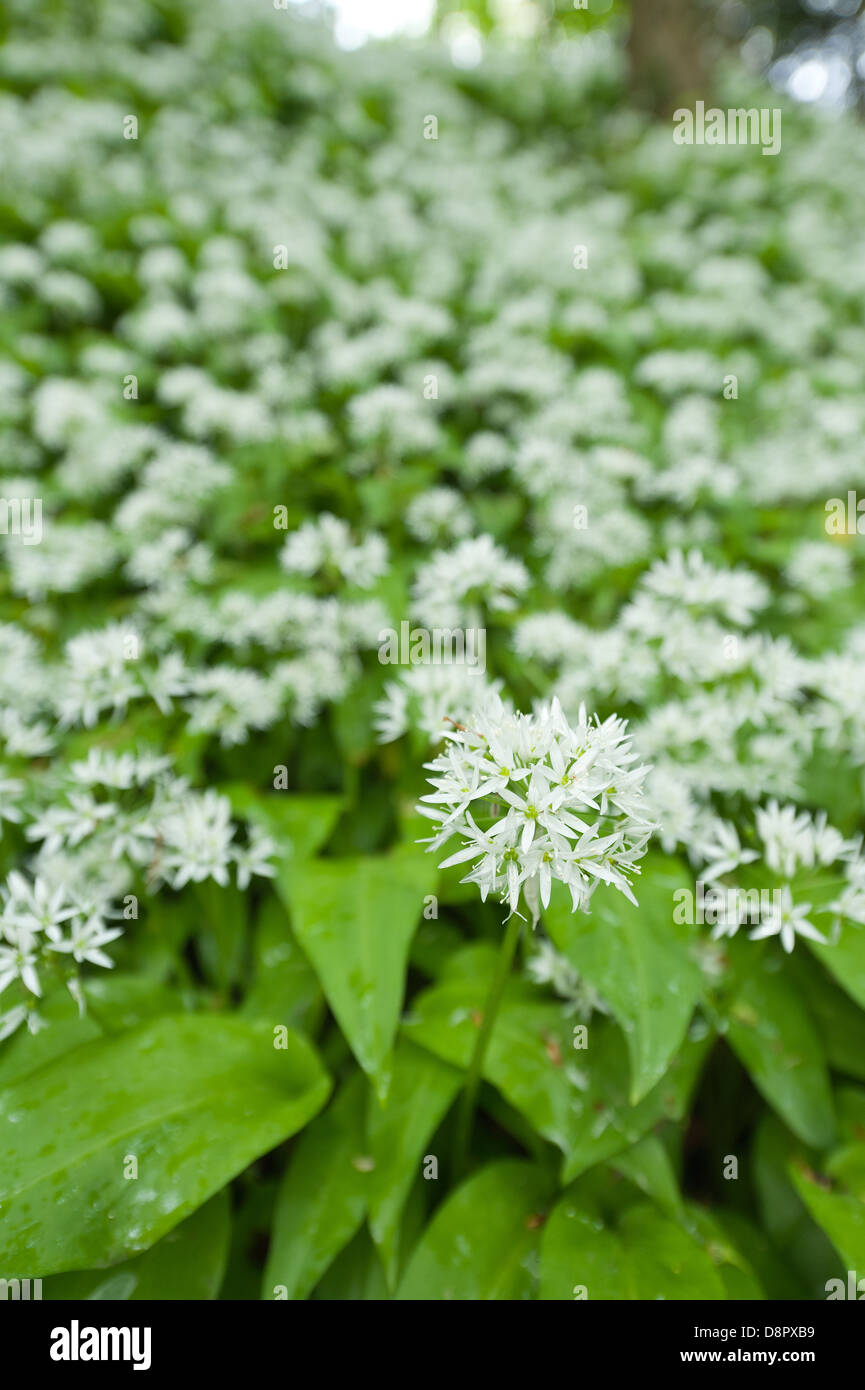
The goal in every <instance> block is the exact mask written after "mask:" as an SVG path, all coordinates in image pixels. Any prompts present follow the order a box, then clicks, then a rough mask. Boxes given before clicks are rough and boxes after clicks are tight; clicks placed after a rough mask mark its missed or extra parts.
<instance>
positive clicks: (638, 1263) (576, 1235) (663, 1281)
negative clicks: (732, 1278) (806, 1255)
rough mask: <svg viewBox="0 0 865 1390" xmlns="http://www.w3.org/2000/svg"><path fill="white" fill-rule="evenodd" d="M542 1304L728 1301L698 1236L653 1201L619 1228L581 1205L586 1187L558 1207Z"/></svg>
mask: <svg viewBox="0 0 865 1390" xmlns="http://www.w3.org/2000/svg"><path fill="white" fill-rule="evenodd" d="M540 1297H541V1298H542V1299H555V1300H564V1299H575V1298H578V1299H583V1298H587V1299H603V1300H612V1301H616V1302H619V1301H632V1300H634V1299H677V1300H678V1299H725V1298H726V1297H727V1293H726V1289H725V1287H724V1282H723V1280H722V1279H721V1277H720V1275H719V1273H718V1271H717V1269H716V1267H715V1264H714V1262H713V1260H712V1258H711V1256H710V1255H709V1253H708V1252H707V1251H706V1249H705V1248H704V1247H703V1245H702V1244H701V1243H700V1242H699V1241H698V1240H696V1239H695V1238H694V1237H693V1236H692V1235H690V1234H689V1233H688V1232H687V1231H685V1230H683V1228H682V1227H681V1226H679V1225H677V1224H676V1223H675V1222H673V1221H671V1220H670V1219H669V1217H667V1216H664V1215H663V1214H662V1213H661V1212H659V1211H658V1210H657V1208H656V1207H654V1206H652V1205H651V1204H649V1203H640V1204H639V1205H636V1206H632V1207H629V1208H627V1210H625V1211H624V1212H623V1213H622V1214H621V1217H620V1219H619V1221H618V1222H617V1223H616V1225H615V1227H612V1226H606V1225H605V1224H604V1222H603V1220H602V1219H601V1216H600V1214H599V1212H598V1211H597V1209H595V1208H593V1207H592V1206H590V1205H589V1206H588V1207H584V1206H582V1205H581V1204H580V1192H579V1184H577V1185H576V1188H575V1189H574V1190H573V1191H572V1192H570V1193H566V1194H565V1196H564V1197H563V1198H562V1200H561V1201H560V1202H559V1203H558V1205H557V1206H556V1208H555V1210H554V1211H553V1213H552V1215H551V1216H550V1219H549V1221H548V1222H547V1224H546V1226H545V1228H544V1234H543V1238H542V1240H541V1292H540Z"/></svg>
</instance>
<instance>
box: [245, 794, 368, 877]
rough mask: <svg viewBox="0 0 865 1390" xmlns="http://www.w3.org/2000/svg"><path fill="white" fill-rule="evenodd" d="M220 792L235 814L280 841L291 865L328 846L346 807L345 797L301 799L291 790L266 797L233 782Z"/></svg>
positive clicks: (286, 858) (304, 796) (307, 797)
mask: <svg viewBox="0 0 865 1390" xmlns="http://www.w3.org/2000/svg"><path fill="white" fill-rule="evenodd" d="M220 790H221V791H222V792H224V794H225V795H226V796H227V797H228V799H229V801H230V802H231V805H232V809H233V811H234V813H235V815H238V816H242V817H243V818H244V819H245V820H249V821H252V822H253V823H254V824H256V825H259V826H261V828H262V829H263V830H266V831H267V833H268V834H269V835H272V836H273V838H274V839H275V840H277V841H278V842H279V846H280V854H281V857H282V859H283V861H284V862H285V861H288V862H291V863H294V862H295V861H300V860H303V859H309V858H310V857H311V856H312V855H313V854H315V853H316V852H317V851H318V850H319V849H320V848H321V846H322V845H323V844H325V842H326V841H327V839H328V837H329V835H330V833H331V831H332V830H333V827H334V826H335V825H336V822H337V819H338V818H339V815H340V812H341V811H342V810H343V808H344V806H345V798H344V797H342V796H330V795H328V796H306V795H303V796H300V795H297V794H295V793H294V792H288V791H274V792H273V793H271V794H269V795H267V796H263V795H262V794H261V792H256V791H253V789H252V788H251V787H247V786H246V785H245V784H244V783H242V782H238V783H234V782H232V783H230V784H229V785H228V786H224V787H221V788H220Z"/></svg>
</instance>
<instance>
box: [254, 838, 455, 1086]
mask: <svg viewBox="0 0 865 1390" xmlns="http://www.w3.org/2000/svg"><path fill="white" fill-rule="evenodd" d="M435 881H436V869H435V864H434V863H433V862H432V861H431V859H430V857H429V856H428V855H426V854H424V853H423V851H422V850H421V849H419V848H418V847H417V846H414V845H401V846H399V847H398V848H397V849H395V850H394V851H393V852H392V853H390V854H386V855H375V856H372V855H370V856H367V857H365V858H361V859H321V860H317V861H313V862H308V863H305V864H303V865H301V866H299V867H298V869H297V872H296V873H292V874H290V875H286V874H284V873H282V872H281V873H280V877H279V880H278V882H279V886H280V890H281V892H283V893H284V894H285V896H286V898H287V901H288V902H289V905H290V908H291V917H292V925H293V927H294V931H295V934H296V936H297V938H298V940H299V941H300V944H301V946H302V947H303V949H304V951H305V952H306V954H307V955H308V957H309V959H310V960H311V961H312V964H313V966H314V967H315V970H316V973H317V975H318V978H319V980H320V982H321V986H322V989H323V990H324V992H325V995H326V996H327V1002H328V1004H329V1005H330V1007H331V1009H332V1010H333V1013H334V1014H335V1016H336V1019H337V1021H338V1023H339V1025H340V1027H341V1029H342V1031H343V1033H344V1034H345V1037H346V1039H347V1041H348V1043H349V1046H350V1047H351V1050H352V1052H353V1053H354V1055H355V1057H356V1058H357V1060H358V1062H359V1063H360V1065H361V1067H362V1068H363V1070H364V1071H365V1072H366V1073H367V1075H368V1076H370V1077H371V1078H372V1079H373V1081H374V1082H375V1085H376V1089H377V1090H378V1093H379V1095H382V1096H383V1095H385V1094H386V1093H387V1084H388V1079H389V1063H390V1052H391V1048H392V1046H393V1041H394V1036H395V1034H396V1029H397V1023H398V1021H399V1015H400V1011H401V1009H402V1003H403V994H404V991H405V975H406V967H407V962H408V952H409V946H410V944H411V938H412V936H413V934H414V931H415V928H416V926H417V924H418V921H419V920H420V917H421V914H422V912H423V906H424V898H425V897H426V896H427V895H429V894H431V893H432V892H433V889H434V887H435Z"/></svg>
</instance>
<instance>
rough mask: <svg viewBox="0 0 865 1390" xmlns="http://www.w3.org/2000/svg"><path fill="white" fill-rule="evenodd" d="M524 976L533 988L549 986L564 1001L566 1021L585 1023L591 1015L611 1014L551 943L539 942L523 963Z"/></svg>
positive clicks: (585, 981) (586, 981)
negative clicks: (576, 1019) (524, 967)
mask: <svg viewBox="0 0 865 1390" xmlns="http://www.w3.org/2000/svg"><path fill="white" fill-rule="evenodd" d="M526 974H527V975H528V976H529V979H530V980H533V981H534V983H535V984H536V985H549V986H550V987H551V989H552V990H553V992H554V993H555V994H557V995H558V996H559V998H560V999H564V1001H565V1007H564V1014H565V1017H566V1018H568V1017H570V1016H572V1015H573V1016H576V1017H577V1018H579V1019H580V1021H581V1022H582V1023H588V1021H589V1019H590V1018H591V1016H592V1014H593V1013H596V1012H597V1013H602V1014H607V1013H609V1012H610V1011H609V1009H608V1008H607V1006H606V1004H605V1003H604V1001H603V999H602V998H601V996H600V995H599V994H598V992H597V991H596V990H595V989H594V988H593V987H592V986H591V985H590V984H589V982H588V980H584V979H583V978H582V976H581V975H580V973H579V971H578V970H576V969H575V967H574V966H573V965H571V962H570V961H569V960H568V958H567V956H563V955H562V954H561V952H560V951H557V950H556V948H555V946H554V945H553V944H552V942H551V941H543V940H542V941H539V942H538V944H537V949H536V950H535V952H534V954H533V955H531V956H529V959H528V960H527V961H526Z"/></svg>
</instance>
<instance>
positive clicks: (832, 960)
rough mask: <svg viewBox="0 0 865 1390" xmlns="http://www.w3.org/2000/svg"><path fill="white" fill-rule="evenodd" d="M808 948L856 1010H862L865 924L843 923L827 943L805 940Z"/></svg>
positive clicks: (864, 1001)
mask: <svg viewBox="0 0 865 1390" xmlns="http://www.w3.org/2000/svg"><path fill="white" fill-rule="evenodd" d="M808 949H809V951H811V952H812V954H813V955H815V956H816V957H817V959H818V960H819V962H820V964H821V965H824V966H825V967H826V969H827V970H828V971H829V973H830V975H834V977H835V979H836V980H837V981H838V983H839V985H840V986H841V988H842V989H843V990H846V992H847V993H848V994H849V995H850V998H851V999H854V1000H855V1001H856V1003H857V1004H858V1005H859V1007H860V1009H865V927H863V926H860V925H859V924H858V923H857V922H844V923H843V925H842V927H841V932H840V935H839V937H838V940H837V941H833V942H832V944H831V945H828V944H827V945H822V944H821V943H820V942H819V941H809V942H808Z"/></svg>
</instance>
